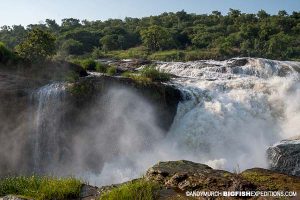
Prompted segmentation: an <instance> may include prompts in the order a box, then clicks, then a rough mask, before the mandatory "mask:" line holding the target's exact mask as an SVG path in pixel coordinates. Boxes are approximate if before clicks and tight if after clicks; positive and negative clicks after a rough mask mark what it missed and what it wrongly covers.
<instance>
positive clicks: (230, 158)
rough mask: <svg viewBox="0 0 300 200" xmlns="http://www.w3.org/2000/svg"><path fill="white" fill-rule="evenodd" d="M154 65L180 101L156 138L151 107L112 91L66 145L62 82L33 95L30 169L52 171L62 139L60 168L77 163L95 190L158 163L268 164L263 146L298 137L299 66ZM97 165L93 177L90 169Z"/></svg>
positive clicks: (243, 61) (247, 62) (241, 62)
mask: <svg viewBox="0 0 300 200" xmlns="http://www.w3.org/2000/svg"><path fill="white" fill-rule="evenodd" d="M157 68H158V69H159V70H163V71H165V72H168V73H170V74H173V75H175V77H174V78H172V80H171V82H170V84H174V85H175V86H176V87H178V88H179V89H180V90H181V91H182V94H183V95H184V97H185V100H184V101H182V102H180V103H179V105H178V109H177V114H176V116H175V119H174V122H173V125H172V127H171V128H170V131H169V132H168V133H167V136H166V137H165V138H163V139H162V138H161V136H162V135H163V133H162V131H161V130H160V129H159V128H158V127H157V126H156V124H155V122H154V121H155V119H154V116H155V115H154V114H153V113H152V111H151V110H152V106H151V105H149V104H148V103H146V102H145V100H144V99H141V98H140V97H139V96H138V95H137V94H135V92H132V91H126V90H119V89H113V90H111V91H109V92H108V94H106V95H104V96H103V97H102V98H99V100H98V101H99V102H100V103H99V104H97V105H95V106H94V107H93V109H92V112H91V113H84V116H85V118H88V119H89V123H90V124H92V125H91V126H86V127H81V128H80V129H77V130H76V131H77V132H78V133H76V137H75V139H74V140H73V141H71V140H70V139H67V138H65V137H66V136H65V134H64V131H63V128H62V126H64V108H65V106H66V105H65V102H64V99H65V93H66V91H65V90H66V89H65V86H64V84H51V85H46V86H44V87H42V88H40V89H39V90H38V91H37V92H36V93H35V94H34V101H35V102H36V112H35V118H34V137H33V141H34V154H33V157H34V168H35V172H40V173H44V172H49V171H56V170H59V168H60V167H61V166H62V165H63V163H64V162H62V161H63V160H64V158H63V157H62V155H64V153H63V151H64V143H63V142H62V141H68V143H71V145H69V146H72V145H73V146H74V147H73V149H71V150H70V151H72V155H73V158H72V159H69V158H68V161H69V163H68V164H69V165H65V166H67V167H66V171H67V172H68V173H69V172H70V171H72V170H71V168H73V167H78V166H81V167H79V172H78V171H76V172H78V173H77V174H80V176H83V177H88V178H87V179H88V180H89V181H90V182H91V183H92V184H98V185H103V184H110V183H118V182H122V181H126V180H128V179H131V178H135V177H139V176H140V175H142V173H144V172H145V170H146V169H147V168H148V167H150V166H151V165H153V164H154V163H156V162H158V161H159V160H176V159H187V160H192V161H197V162H202V163H206V164H208V165H210V166H212V167H215V168H221V169H227V170H233V169H236V168H237V167H238V168H239V169H240V170H243V169H245V168H249V167H267V164H266V155H265V151H266V149H267V148H268V146H270V145H272V144H274V143H275V142H277V141H279V140H281V139H284V138H289V137H292V136H295V135H297V134H299V132H298V131H299V129H300V123H299V121H300V82H299V73H298V72H299V71H300V63H299V62H283V61H281V62H280V61H272V60H267V59H255V58H237V59H231V60H227V61H211V60H209V61H195V62H186V63H181V62H169V63H165V62H160V63H157ZM100 78H101V77H100ZM102 95H103V94H102ZM132 99H134V100H135V101H134V103H133V101H132ZM99 115H101V117H100V118H101V120H98V118H99ZM100 121H101V122H100ZM89 123H87V124H89ZM112 141H113V142H112ZM145 147H146V148H145ZM89 155H92V156H89ZM98 158H99V159H98ZM65 159H66V158H65ZM100 159H104V160H100ZM102 161H103V162H104V163H103V165H97V164H96V163H97V162H102ZM89 163H92V164H89ZM86 165H87V166H88V167H86ZM83 166H84V167H83ZM91 166H92V167H91ZM99 167H100V168H101V170H100V171H101V173H100V174H97V173H96V172H95V173H94V172H91V171H89V169H96V168H99ZM80 170H81V171H80ZM66 171H63V172H62V174H66V173H67V172H66ZM93 171H97V169H96V170H93Z"/></svg>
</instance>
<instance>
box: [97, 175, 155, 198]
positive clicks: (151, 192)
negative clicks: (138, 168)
mask: <svg viewBox="0 0 300 200" xmlns="http://www.w3.org/2000/svg"><path fill="white" fill-rule="evenodd" d="M158 189H159V186H158V185H157V184H155V183H152V182H148V181H146V180H143V179H141V180H135V181H132V182H129V183H127V184H124V185H122V186H120V187H118V188H115V189H112V190H111V191H109V192H107V193H105V194H104V195H102V196H101V198H100V200H116V199H118V200H131V199H135V200H154V199H157V198H156V195H157V194H156V191H157V190H158Z"/></svg>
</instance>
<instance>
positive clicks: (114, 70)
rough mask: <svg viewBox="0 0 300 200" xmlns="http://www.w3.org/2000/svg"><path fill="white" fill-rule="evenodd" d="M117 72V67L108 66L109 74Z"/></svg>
mask: <svg viewBox="0 0 300 200" xmlns="http://www.w3.org/2000/svg"><path fill="white" fill-rule="evenodd" d="M116 73H117V68H116V67H114V66H111V67H109V68H107V74H108V75H110V76H113V75H115V74H116Z"/></svg>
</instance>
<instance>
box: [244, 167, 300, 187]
mask: <svg viewBox="0 0 300 200" xmlns="http://www.w3.org/2000/svg"><path fill="white" fill-rule="evenodd" d="M240 176H242V177H243V178H244V179H246V180H247V181H249V182H251V183H253V184H254V185H258V186H259V187H260V188H258V189H262V190H273V191H276V190H283V191H299V189H300V180H299V179H295V178H294V177H291V176H287V175H284V174H280V173H276V172H272V171H269V170H265V169H249V170H246V171H244V172H242V173H241V174H240Z"/></svg>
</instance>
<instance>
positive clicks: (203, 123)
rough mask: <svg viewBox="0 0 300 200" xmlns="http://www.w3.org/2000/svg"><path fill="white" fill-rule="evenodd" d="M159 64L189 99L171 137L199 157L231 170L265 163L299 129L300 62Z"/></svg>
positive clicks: (248, 60)
mask: <svg viewBox="0 0 300 200" xmlns="http://www.w3.org/2000/svg"><path fill="white" fill-rule="evenodd" d="M157 68H158V69H159V70H162V71H165V72H167V73H171V74H174V75H176V78H173V80H172V82H173V83H174V84H176V85H177V87H178V88H180V89H181V91H182V93H183V94H184V96H185V99H186V100H185V101H183V102H181V103H180V104H179V105H178V110H177V115H176V117H175V120H174V123H173V125H172V127H171V130H170V132H169V133H168V136H167V138H168V139H167V140H170V141H172V142H173V143H174V144H175V146H176V148H175V149H180V151H181V153H182V154H185V155H189V156H191V155H193V156H192V157H193V159H194V160H196V161H201V162H205V163H207V164H209V165H211V166H212V167H216V168H224V169H228V170H233V169H234V168H235V166H239V167H240V168H241V169H245V168H249V167H255V166H257V167H267V162H266V156H265V151H266V149H267V148H268V146H270V145H272V144H274V143H275V142H277V141H278V140H281V139H284V138H288V137H291V136H294V135H296V134H299V132H298V130H299V129H300V124H299V123H298V122H299V121H300V103H299V102H300V82H299V73H298V72H297V71H299V69H300V63H299V62H284V61H272V60H267V59H255V58H236V59H231V60H226V61H211V60H207V61H206V60H204V61H195V62H187V63H181V62H172V63H159V64H158V65H157ZM297 121H298V122H297ZM183 157H184V156H183Z"/></svg>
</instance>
